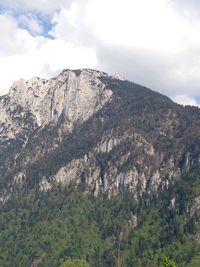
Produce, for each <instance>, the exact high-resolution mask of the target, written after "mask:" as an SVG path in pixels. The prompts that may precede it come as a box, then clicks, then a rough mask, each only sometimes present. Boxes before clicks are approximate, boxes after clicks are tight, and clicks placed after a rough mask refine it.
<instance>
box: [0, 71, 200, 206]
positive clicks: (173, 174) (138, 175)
mask: <svg viewBox="0 0 200 267" xmlns="http://www.w3.org/2000/svg"><path fill="white" fill-rule="evenodd" d="M191 114H192V115H191ZM193 117H194V119H193ZM187 118H188V119H187ZM199 118H200V112H199V110H198V109H195V108H194V109H192V108H189V109H188V108H183V107H181V106H179V105H176V104H175V103H173V102H172V101H171V100H170V99H168V98H167V97H164V96H162V95H160V94H157V93H155V92H153V91H151V90H149V89H147V88H144V87H142V86H139V85H136V84H134V83H130V82H128V81H126V80H124V79H121V78H119V77H112V76H109V75H107V74H106V73H103V72H99V71H95V70H90V69H83V70H74V71H72V70H64V71H63V72H62V73H61V74H60V75H58V77H56V78H53V79H50V80H45V79H40V78H33V79H31V80H29V81H26V80H20V81H17V82H15V83H14V84H13V86H12V87H11V89H10V92H9V94H8V95H6V96H2V97H1V98H0V157H1V166H0V181H1V185H2V186H1V189H0V196H1V200H2V201H5V200H6V199H7V198H8V197H9V194H10V193H12V191H13V190H15V188H16V187H18V186H19V187H21V188H26V189H31V188H35V187H37V188H38V189H39V190H43V191H47V190H50V189H51V188H52V187H53V186H55V185H57V184H59V183H61V184H65V185H68V184H70V183H73V184H75V185H76V186H81V187H82V188H83V189H84V190H86V191H92V192H93V194H94V195H97V194H99V193H101V192H107V193H108V195H113V194H118V193H119V192H127V191H129V192H132V193H133V195H134V196H135V198H136V199H138V198H140V197H142V196H144V195H148V196H151V195H153V194H154V193H156V194H157V193H158V192H159V190H164V189H167V188H169V186H171V185H173V184H174V183H175V182H177V181H178V180H180V179H181V177H182V176H184V175H186V174H187V173H188V172H189V171H190V170H191V169H192V168H199V167H200V153H199V152H200V150H199V148H198V147H197V146H196V149H193V146H194V144H196V142H197V140H199V135H198V134H197V130H198V129H200V122H199ZM189 139H190V140H192V141H191V142H190V143H188V141H187V142H186V140H189ZM196 199H197V200H198V199H199V198H198V196H197V197H196ZM174 201H175V200H174ZM195 203H196V204H195V205H196V206H197V205H199V204H198V203H199V201H196V202H195ZM196 206H195V207H196Z"/></svg>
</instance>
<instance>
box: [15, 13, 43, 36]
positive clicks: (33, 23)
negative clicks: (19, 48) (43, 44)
mask: <svg viewBox="0 0 200 267" xmlns="http://www.w3.org/2000/svg"><path fill="white" fill-rule="evenodd" d="M18 23H19V24H20V25H22V26H23V27H24V28H26V29H28V30H29V31H30V32H31V33H32V34H33V35H34V34H42V33H43V26H42V22H41V21H40V20H39V19H38V18H37V17H36V16H34V15H32V14H26V15H24V14H22V15H20V16H19V18H18Z"/></svg>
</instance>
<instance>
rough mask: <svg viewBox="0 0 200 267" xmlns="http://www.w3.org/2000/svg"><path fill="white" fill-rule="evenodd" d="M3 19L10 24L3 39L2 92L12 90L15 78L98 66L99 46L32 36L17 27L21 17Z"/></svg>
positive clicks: (0, 62)
mask: <svg viewBox="0 0 200 267" xmlns="http://www.w3.org/2000/svg"><path fill="white" fill-rule="evenodd" d="M0 22H1V23H2V25H4V24H5V25H6V28H5V32H4V30H3V29H1V32H0V33H1V34H2V35H3V36H4V37H5V42H3V40H2V39H1V41H0V53H1V56H0V73H1V79H0V92H1V94H4V93H6V92H7V91H8V89H9V87H10V86H11V84H12V82H13V81H14V80H17V79H20V78H26V79H28V78H31V77H32V76H41V77H46V78H48V77H50V76H52V75H55V74H57V73H58V71H61V70H62V69H64V68H72V69H73V68H80V67H82V68H83V67H90V68H95V67H96V64H97V60H96V54H95V50H94V49H93V48H82V47H79V46H76V45H75V44H73V43H72V42H68V41H65V40H60V39H55V40H52V39H48V38H45V37H42V36H32V35H31V34H30V33H29V32H28V31H27V30H22V29H19V28H18V27H17V21H16V20H15V19H13V18H11V17H10V16H9V15H1V16H0Z"/></svg>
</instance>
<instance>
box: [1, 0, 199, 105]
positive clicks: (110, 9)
mask: <svg viewBox="0 0 200 267" xmlns="http://www.w3.org/2000/svg"><path fill="white" fill-rule="evenodd" d="M0 35H1V39H0V73H1V75H0V95H2V94H6V93H7V92H8V91H9V88H10V87H11V85H12V83H13V82H14V81H15V80H18V79H20V78H24V79H30V78H32V77H34V76H38V77H41V78H51V77H54V76H56V75H57V74H58V73H59V72H60V71H62V70H63V69H79V68H94V69H98V70H102V71H104V72H107V73H108V74H110V75H113V74H120V75H122V76H124V77H125V78H126V79H128V80H131V81H133V82H135V83H139V84H142V85H144V86H147V87H149V88H151V89H153V90H155V91H158V92H161V93H162V94H165V95H167V96H169V97H170V98H172V99H173V100H174V101H176V102H178V103H181V104H187V105H200V1H199V0H190V1H188V0H151V1H149V0H60V1H59V0H34V1H28V0H0Z"/></svg>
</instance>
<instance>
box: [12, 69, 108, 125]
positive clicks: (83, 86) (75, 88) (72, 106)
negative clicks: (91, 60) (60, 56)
mask: <svg viewBox="0 0 200 267" xmlns="http://www.w3.org/2000/svg"><path fill="white" fill-rule="evenodd" d="M101 76H108V75H107V74H106V73H103V72H99V71H95V70H90V69H83V70H64V71H62V72H61V74H59V75H58V76H57V77H55V78H53V79H50V80H45V79H40V78H37V77H34V78H32V79H30V80H24V79H21V80H19V81H16V82H14V84H13V85H12V87H11V89H10V92H9V97H10V98H11V102H12V104H13V105H20V106H21V107H23V109H25V110H27V111H29V112H31V113H32V114H33V116H34V117H35V119H36V122H37V124H38V125H39V126H40V125H42V124H48V123H50V122H52V121H53V122H55V121H57V120H58V118H59V117H60V116H61V114H62V116H65V117H66V121H68V122H69V125H68V126H67V127H68V128H69V129H72V128H73V124H74V123H75V122H76V121H78V120H80V121H84V120H86V119H88V118H89V117H90V116H91V115H92V114H93V113H94V112H96V111H97V110H98V109H99V108H101V107H102V106H103V105H104V104H105V103H106V102H107V101H109V99H110V98H111V95H112V92H111V90H108V89H105V85H104V84H103V83H102V82H101V81H100V79H98V78H99V77H101Z"/></svg>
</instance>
